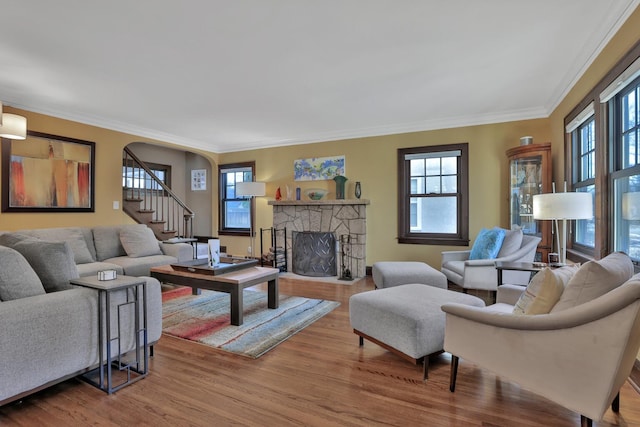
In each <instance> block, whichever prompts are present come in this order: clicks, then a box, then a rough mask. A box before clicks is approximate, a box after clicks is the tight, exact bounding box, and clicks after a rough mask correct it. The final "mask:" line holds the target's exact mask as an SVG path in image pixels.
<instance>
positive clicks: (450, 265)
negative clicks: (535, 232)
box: [440, 234, 541, 292]
mask: <svg viewBox="0 0 640 427" xmlns="http://www.w3.org/2000/svg"><path fill="white" fill-rule="evenodd" d="M540 240H541V239H540V238H539V237H536V236H528V235H526V234H525V235H524V236H522V243H521V244H520V248H519V249H517V250H516V251H514V252H512V253H510V254H504V255H503V256H500V257H499V258H494V259H474V260H470V259H469V254H470V253H471V251H470V250H466V251H445V252H442V265H441V268H440V271H442V272H443V273H444V275H445V276H447V280H448V281H449V282H451V283H454V284H456V285H458V286H460V287H462V289H463V292H466V290H467V289H482V290H488V291H496V290H497V289H498V273H497V271H496V268H495V263H496V261H509V262H533V260H534V257H535V255H536V248H537V247H538V243H540ZM530 276H531V273H529V272H526V271H524V272H523V271H506V270H505V271H504V272H503V277H502V280H503V282H504V283H508V284H517V285H526V284H527V283H529V279H530Z"/></svg>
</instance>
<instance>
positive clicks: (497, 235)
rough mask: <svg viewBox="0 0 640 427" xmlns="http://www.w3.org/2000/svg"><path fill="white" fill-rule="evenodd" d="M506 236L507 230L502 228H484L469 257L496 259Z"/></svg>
mask: <svg viewBox="0 0 640 427" xmlns="http://www.w3.org/2000/svg"><path fill="white" fill-rule="evenodd" d="M504 236H505V230H504V229H502V228H492V229H490V230H489V229H486V228H483V229H482V230H480V233H478V236H477V237H476V241H475V242H474V243H473V247H472V248H471V253H470V254H469V259H494V258H495V257H496V256H498V252H500V248H501V247H502V241H503V240H504Z"/></svg>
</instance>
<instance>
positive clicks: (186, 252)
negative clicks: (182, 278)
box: [160, 242, 193, 261]
mask: <svg viewBox="0 0 640 427" xmlns="http://www.w3.org/2000/svg"><path fill="white" fill-rule="evenodd" d="M160 249H161V250H162V253H163V254H165V255H171V256H172V257H175V258H177V259H178V261H189V260H192V259H193V246H191V245H190V244H189V243H164V242H160Z"/></svg>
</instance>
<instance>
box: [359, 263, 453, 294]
mask: <svg viewBox="0 0 640 427" xmlns="http://www.w3.org/2000/svg"><path fill="white" fill-rule="evenodd" d="M371 274H372V276H373V282H374V283H375V284H376V288H378V289H381V288H390V287H392V286H398V285H406V284H409V283H422V284H423V285H431V286H435V287H437V288H442V289H447V276H445V275H444V274H443V273H441V272H440V271H438V270H436V269H435V268H432V267H430V266H429V265H428V264H425V263H424V262H416V261H380V262H375V263H373V267H372V271H371Z"/></svg>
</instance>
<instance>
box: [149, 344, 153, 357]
mask: <svg viewBox="0 0 640 427" xmlns="http://www.w3.org/2000/svg"><path fill="white" fill-rule="evenodd" d="M149 357H153V346H152V345H150V346H149Z"/></svg>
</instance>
